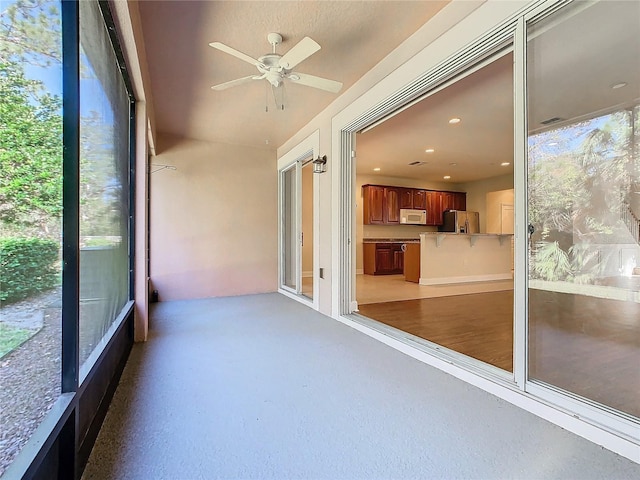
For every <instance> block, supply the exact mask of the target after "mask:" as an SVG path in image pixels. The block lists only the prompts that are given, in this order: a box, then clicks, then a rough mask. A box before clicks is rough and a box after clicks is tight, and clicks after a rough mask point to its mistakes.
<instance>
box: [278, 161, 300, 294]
mask: <svg viewBox="0 0 640 480" xmlns="http://www.w3.org/2000/svg"><path fill="white" fill-rule="evenodd" d="M296 165H297V164H294V165H293V166H291V167H289V168H288V169H287V170H284V171H283V172H282V173H281V175H282V178H281V181H282V189H281V191H282V220H281V221H282V257H281V258H282V265H281V268H282V273H281V275H282V278H281V284H282V286H283V287H285V288H287V289H290V290H293V292H294V293H298V286H299V285H300V282H299V279H298V269H297V265H298V261H297V257H298V251H299V250H298V241H297V237H298V235H297V231H298V226H297V224H298V222H297V208H296V196H297V195H296V191H297V185H298V181H297V173H298V170H297V168H296Z"/></svg>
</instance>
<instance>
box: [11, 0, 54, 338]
mask: <svg viewBox="0 0 640 480" xmlns="http://www.w3.org/2000/svg"><path fill="white" fill-rule="evenodd" d="M58 12H59V2H56V1H51V0H17V1H11V2H3V5H2V7H1V8H0V99H1V101H0V172H1V175H0V283H1V284H0V301H2V303H3V304H4V303H10V302H14V301H17V300H20V299H24V298H28V297H29V296H30V295H32V294H35V293H39V292H41V291H44V290H47V289H49V288H51V287H53V286H54V285H56V283H58V281H59V280H58V275H59V241H60V233H61V227H60V223H61V217H62V104H61V100H60V97H58V96H54V95H51V94H50V93H49V92H48V91H47V89H46V87H45V86H44V84H43V83H42V82H40V81H36V80H32V79H30V78H28V77H27V75H26V73H25V72H26V68H27V66H30V65H31V66H35V67H42V68H47V67H50V66H54V68H56V69H60V65H61V38H62V37H61V28H60V16H59V13H58ZM5 327H6V326H5ZM27 332H28V331H27ZM23 333H24V332H22V333H21V332H20V329H18V330H15V329H14V330H11V332H9V331H5V332H4V333H3V334H2V335H1V336H0V348H4V346H5V345H14V347H15V346H17V345H18V344H19V343H20V342H21V341H24V340H25V339H23ZM25 335H26V333H25Z"/></svg>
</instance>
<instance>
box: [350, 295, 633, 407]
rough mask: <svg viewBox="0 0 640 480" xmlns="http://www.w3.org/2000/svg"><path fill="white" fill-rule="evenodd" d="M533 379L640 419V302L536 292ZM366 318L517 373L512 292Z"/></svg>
mask: <svg viewBox="0 0 640 480" xmlns="http://www.w3.org/2000/svg"><path fill="white" fill-rule="evenodd" d="M529 308H530V327H529V328H530V339H531V345H530V377H531V378H534V379H538V380H541V381H543V382H546V383H548V384H551V385H554V386H557V387H560V388H562V389H564V390H567V391H570V392H572V393H575V394H578V395H580V396H582V397H585V398H588V399H591V400H594V401H596V402H599V403H602V404H604V405H607V406H610V407H613V408H615V409H617V410H620V411H622V412H625V413H628V414H631V415H633V416H635V417H640V305H639V304H638V303H635V302H624V301H620V300H608V299H601V298H595V297H587V296H584V295H575V294H566V293H556V292H550V291H543V290H530V297H529ZM359 309H360V312H359V313H360V314H362V315H365V316H366V317H369V318H372V319H374V320H377V321H379V322H382V323H384V324H387V325H390V326H392V327H395V328H398V329H399V330H402V331H405V332H408V333H411V334H413V335H416V336H418V337H420V338H424V339H426V340H429V341H431V342H434V343H437V344H439V345H442V346H444V347H447V348H449V349H451V350H454V351H456V352H459V353H462V354H465V355H468V356H470V357H473V358H476V359H478V360H480V361H483V362H486V363H489V364H491V365H494V366H496V367H498V368H501V369H503V370H506V371H509V372H512V371H513V291H512V290H503V291H496V292H485V293H471V294H467V295H454V296H447V297H437V298H422V299H414V300H405V301H391V302H382V303H371V304H364V305H360V306H359Z"/></svg>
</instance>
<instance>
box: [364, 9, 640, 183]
mask: <svg viewBox="0 0 640 480" xmlns="http://www.w3.org/2000/svg"><path fill="white" fill-rule="evenodd" d="M565 12H566V17H565V18H562V17H560V21H558V17H552V18H550V19H549V20H548V21H543V22H541V23H539V24H538V25H536V27H535V28H534V29H533V30H532V31H531V32H530V41H529V44H528V47H527V48H528V53H529V60H528V65H527V67H528V80H527V88H528V98H529V102H528V128H529V131H530V132H531V133H532V134H535V133H537V132H540V131H543V130H549V129H555V128H558V127H559V126H562V125H567V124H573V123H576V122H579V121H581V120H584V119H587V118H593V117H597V116H600V115H605V114H606V113H608V112H610V111H611V110H617V109H622V108H629V107H630V106H634V105H638V104H639V103H640V41H638V25H639V22H640V20H639V19H640V3H639V2H616V3H612V2H602V3H597V4H586V3H585V4H578V5H576V7H575V9H574V10H571V9H567V10H566V11H565ZM576 12H577V13H576ZM572 13H576V14H575V15H571V14H572ZM602 18H607V22H602ZM585 31H588V32H589V35H584V32H585ZM512 62H513V55H512V54H508V55H506V56H503V57H502V58H501V59H499V60H496V61H494V62H492V63H490V64H489V65H487V66H485V67H484V68H482V69H480V70H478V71H476V72H474V73H472V74H470V75H469V76H467V77H465V78H463V79H461V80H460V81H457V82H455V83H453V84H452V85H450V86H448V87H447V88H445V89H443V90H440V91H439V92H436V93H434V94H433V95H432V96H429V97H427V98H425V99H424V100H423V101H421V102H419V103H417V104H416V105H414V106H413V107H411V108H408V109H407V110H405V111H404V112H401V113H399V114H398V115H396V116H395V117H392V118H391V119H389V120H387V121H386V122H384V123H382V124H380V125H379V126H377V127H375V128H373V129H371V130H370V131H368V132H365V133H363V134H361V135H358V137H357V142H356V143H357V145H356V146H357V172H358V173H359V174H376V172H374V171H373V169H374V168H380V171H379V172H378V174H379V175H384V176H393V177H405V178H422V179H426V180H432V181H440V182H442V181H445V180H444V178H443V177H444V176H445V175H449V176H450V177H451V178H450V179H449V180H448V181H449V182H451V183H463V182H469V181H474V180H478V179H482V178H489V177H493V176H497V175H501V174H507V173H512V172H513V151H514V147H513V132H514V128H513V118H514V115H513V108H514V106H513V65H512ZM616 84H619V85H621V84H624V87H623V88H612V87H613V86H614V85H616ZM452 117H459V118H461V119H462V121H461V122H460V123H459V124H457V125H450V124H449V123H448V120H449V119H450V118H452ZM550 118H559V119H561V120H560V121H559V122H558V123H554V124H553V125H551V126H547V125H544V124H543V123H542V122H543V121H546V120H548V119H550ZM427 148H433V149H434V150H435V151H434V152H433V153H426V152H425V150H426V149H427ZM415 161H420V162H427V163H425V164H424V165H420V166H409V165H408V164H409V163H410V162H415ZM502 162H509V163H510V165H508V166H501V165H500V164H501V163H502Z"/></svg>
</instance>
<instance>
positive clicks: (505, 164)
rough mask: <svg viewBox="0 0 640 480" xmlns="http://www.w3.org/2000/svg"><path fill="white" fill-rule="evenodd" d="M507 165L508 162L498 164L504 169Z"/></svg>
mask: <svg viewBox="0 0 640 480" xmlns="http://www.w3.org/2000/svg"><path fill="white" fill-rule="evenodd" d="M507 165H511V164H510V163H509V162H502V163H501V164H500V166H501V167H506V166H507Z"/></svg>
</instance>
